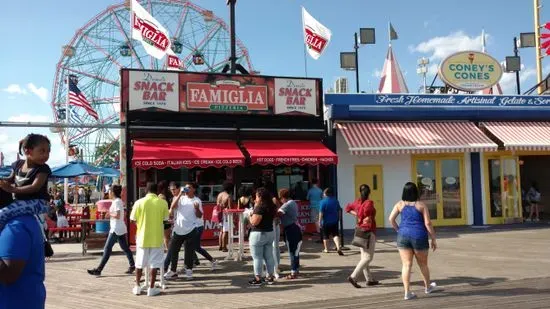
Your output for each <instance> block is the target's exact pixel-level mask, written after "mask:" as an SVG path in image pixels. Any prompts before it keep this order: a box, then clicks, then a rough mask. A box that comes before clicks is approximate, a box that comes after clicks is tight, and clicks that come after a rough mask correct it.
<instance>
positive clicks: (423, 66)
mask: <svg viewBox="0 0 550 309" xmlns="http://www.w3.org/2000/svg"><path fill="white" fill-rule="evenodd" d="M429 63H430V59H428V58H425V57H422V58H420V59H418V68H417V69H416V73H417V74H418V75H422V85H423V86H424V88H423V89H424V91H423V93H427V92H428V90H427V89H426V88H427V87H426V74H428V64H429Z"/></svg>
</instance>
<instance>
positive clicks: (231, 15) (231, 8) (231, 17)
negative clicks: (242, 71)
mask: <svg viewBox="0 0 550 309" xmlns="http://www.w3.org/2000/svg"><path fill="white" fill-rule="evenodd" d="M227 3H228V4H229V20H230V25H231V30H230V31H231V34H230V36H231V74H235V73H237V66H236V65H237V48H236V42H235V41H236V39H235V37H236V35H235V4H236V3H237V0H227Z"/></svg>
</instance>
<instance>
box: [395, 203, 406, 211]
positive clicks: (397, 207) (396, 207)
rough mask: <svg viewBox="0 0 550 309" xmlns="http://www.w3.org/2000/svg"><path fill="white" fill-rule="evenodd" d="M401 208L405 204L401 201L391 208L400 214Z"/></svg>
mask: <svg viewBox="0 0 550 309" xmlns="http://www.w3.org/2000/svg"><path fill="white" fill-rule="evenodd" d="M403 206H405V203H403V201H399V202H397V203H395V205H394V206H393V207H394V208H395V209H397V210H399V212H401V210H403Z"/></svg>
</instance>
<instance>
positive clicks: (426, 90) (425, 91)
mask: <svg viewBox="0 0 550 309" xmlns="http://www.w3.org/2000/svg"><path fill="white" fill-rule="evenodd" d="M424 69H425V70H426V71H424V74H423V75H424V77H423V80H424V94H426V93H428V89H426V87H427V85H426V73H427V70H428V68H427V67H426V65H424Z"/></svg>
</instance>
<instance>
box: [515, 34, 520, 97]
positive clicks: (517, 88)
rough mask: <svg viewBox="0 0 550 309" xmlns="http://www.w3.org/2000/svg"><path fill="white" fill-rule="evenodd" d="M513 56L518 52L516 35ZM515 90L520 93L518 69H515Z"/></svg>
mask: <svg viewBox="0 0 550 309" xmlns="http://www.w3.org/2000/svg"><path fill="white" fill-rule="evenodd" d="M514 56H516V57H518V56H519V53H518V38H517V37H514ZM516 90H517V94H518V95H520V94H521V88H520V83H519V70H518V71H516Z"/></svg>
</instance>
